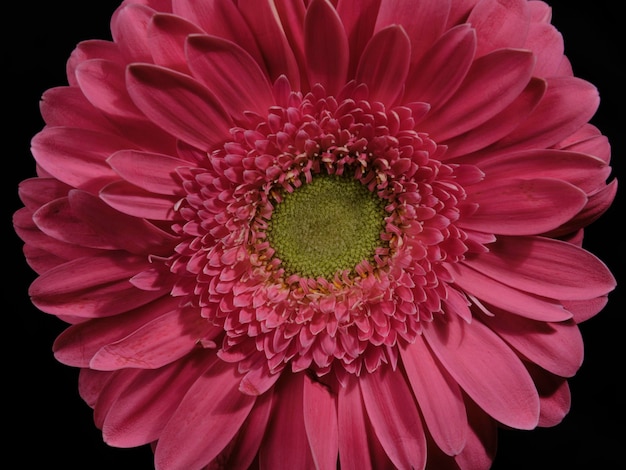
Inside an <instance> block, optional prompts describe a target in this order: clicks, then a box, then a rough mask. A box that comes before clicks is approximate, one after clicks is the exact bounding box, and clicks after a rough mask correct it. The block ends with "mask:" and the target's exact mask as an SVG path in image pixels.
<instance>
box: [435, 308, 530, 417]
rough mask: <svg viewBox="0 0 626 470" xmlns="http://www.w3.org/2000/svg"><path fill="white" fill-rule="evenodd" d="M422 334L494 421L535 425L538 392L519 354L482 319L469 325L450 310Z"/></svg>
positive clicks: (442, 361) (467, 391)
mask: <svg viewBox="0 0 626 470" xmlns="http://www.w3.org/2000/svg"><path fill="white" fill-rule="evenodd" d="M423 334H424V338H425V339H426V341H427V343H428V344H429V345H430V347H431V349H432V351H433V352H434V353H435V356H437V358H438V359H439V360H440V361H441V363H442V364H443V366H444V367H445V369H446V370H447V371H448V372H449V373H450V375H451V376H452V377H454V379H455V380H456V381H457V382H458V384H459V385H460V386H461V388H463V390H465V392H466V393H467V394H468V395H469V396H470V397H471V398H472V400H474V401H475V402H476V403H477V404H478V406H480V407H481V408H482V409H483V410H485V412H486V413H488V414H489V415H490V416H492V417H493V418H494V419H495V420H497V421H499V422H501V423H503V424H505V425H507V426H511V427H514V428H517V429H533V428H535V427H536V426H537V422H538V419H539V396H538V394H537V390H536V389H535V386H534V384H533V381H532V380H531V378H530V376H529V375H528V371H527V370H526V368H525V367H524V365H523V364H522V362H521V360H520V359H519V358H518V357H517V355H516V354H515V353H514V352H513V351H512V350H511V349H510V348H509V346H507V345H506V343H505V342H504V341H503V340H502V339H500V338H499V337H498V336H497V335H496V334H495V333H494V332H493V331H491V330H490V329H489V328H487V327H486V326H485V325H483V324H481V323H480V322H478V321H473V322H472V323H471V324H470V325H468V324H467V323H465V322H464V321H463V320H461V319H460V318H458V317H457V316H456V315H446V316H445V317H442V318H437V319H435V320H434V321H432V322H430V323H428V324H426V325H424V329H423Z"/></svg>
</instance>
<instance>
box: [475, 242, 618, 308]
mask: <svg viewBox="0 0 626 470" xmlns="http://www.w3.org/2000/svg"><path fill="white" fill-rule="evenodd" d="M489 249H490V251H489V252H488V253H482V254H480V255H479V256H477V257H475V258H472V259H466V260H465V264H467V265H468V266H470V267H471V268H473V269H475V270H478V271H480V272H482V273H483V274H485V275H487V276H489V277H491V278H492V279H498V280H499V281H500V282H502V283H503V284H506V285H508V286H510V287H513V288H515V289H519V290H522V291H524V292H529V293H532V294H535V295H539V296H545V297H548V298H557V299H561V300H582V299H591V298H595V297H599V296H601V295H605V294H607V293H608V292H610V291H611V290H613V289H614V288H615V279H614V278H613V276H612V274H611V273H610V271H609V270H608V269H607V267H606V266H605V264H604V263H602V261H600V260H599V259H598V258H597V257H596V256H594V255H592V254H591V253H589V252H587V251H585V250H584V249H582V248H579V247H577V246H574V245H571V244H569V243H566V242H562V241H559V240H553V239H548V238H542V237H516V238H510V237H501V238H499V239H498V241H497V242H496V243H493V244H491V245H489ZM511 266H515V270H514V275H511Z"/></svg>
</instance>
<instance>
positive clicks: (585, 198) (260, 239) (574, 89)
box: [14, 0, 617, 470]
mask: <svg viewBox="0 0 626 470" xmlns="http://www.w3.org/2000/svg"><path fill="white" fill-rule="evenodd" d="M550 14H551V12H550V7H549V6H548V5H547V4H545V3H543V2H541V1H536V0H535V1H527V0H420V1H418V0H334V1H331V0H125V1H123V2H122V4H121V5H120V7H119V8H118V9H117V10H116V11H115V13H114V15H113V18H112V21H111V32H112V37H113V40H112V41H104V40H90V41H85V42H82V43H80V44H79V45H78V46H77V47H76V49H75V51H74V52H73V53H72V55H71V57H70V60H69V61H68V65H67V72H68V73H67V77H68V82H69V84H68V86H62V87H58V88H53V89H50V90H48V91H46V92H45V94H44V96H43V100H42V104H41V113H42V116H43V118H44V120H45V123H46V125H45V127H44V129H43V130H42V131H41V132H40V133H39V134H37V135H36V136H35V137H34V139H33V141H32V152H33V155H34V158H35V160H36V162H37V177H35V178H32V179H29V180H26V181H24V182H23V183H22V184H21V185H20V196H21V199H22V201H23V203H24V206H25V207H24V208H22V209H20V210H18V211H17V213H16V214H15V217H14V225H15V229H16V231H17V233H18V235H19V236H20V237H21V238H22V240H23V241H24V243H25V246H24V250H25V255H26V258H27V260H28V262H29V264H30V266H31V267H32V269H33V270H34V271H36V272H37V274H38V277H37V279H36V280H35V281H34V282H33V284H32V285H31V288H30V291H29V292H30V296H31V298H32V301H33V303H34V305H36V306H37V307H38V308H39V309H41V310H42V311H44V312H47V313H50V314H52V315H55V316H57V317H59V318H60V319H61V320H63V321H65V322H67V323H68V324H69V326H68V328H67V329H66V330H65V331H64V332H63V333H62V334H61V335H60V336H59V337H58V339H57V340H56V342H55V344H54V352H55V357H56V358H57V359H58V360H59V361H61V362H62V363H64V364H67V365H70V366H74V367H78V368H80V369H81V373H80V380H79V388H80V393H81V396H82V397H83V399H84V400H85V401H86V402H87V403H88V404H89V405H90V406H91V407H93V409H94V417H95V424H96V426H97V427H98V428H100V429H101V430H102V433H103V436H104V439H105V441H106V442H107V443H109V444H110V445H112V446H118V447H135V446H142V445H146V444H149V445H151V446H152V448H153V450H154V461H155V467H156V468H157V469H159V470H179V469H184V470H201V469H214V468H228V469H247V468H250V467H253V468H257V467H258V468H261V469H275V468H288V469H308V468H318V469H336V468H339V467H340V468H341V469H350V468H354V469H362V468H374V469H384V468H399V469H411V468H415V469H423V468H432V469H436V470H439V469H448V468H450V469H487V468H489V467H490V466H491V463H492V460H493V458H494V455H495V452H496V435H497V429H498V427H506V428H516V429H533V428H535V427H537V426H542V427H545V426H553V425H556V424H557V423H559V422H560V421H561V420H562V419H563V417H564V416H565V415H566V413H567V412H568V411H569V406H570V395H569V389H568V383H567V380H568V378H570V377H572V376H573V375H574V374H575V373H576V371H577V370H578V368H579V367H580V365H581V362H582V356H583V343H582V339H581V335H580V331H579V328H578V326H577V325H578V323H580V322H582V321H584V320H586V319H588V318H590V317H591V316H593V315H595V314H596V313H598V312H599V311H600V310H601V309H602V308H603V307H604V305H605V304H606V301H607V295H608V293H609V292H610V291H611V290H613V288H614V287H615V280H614V278H613V276H612V275H611V273H610V272H609V270H608V269H607V268H606V266H605V265H604V264H603V263H602V262H601V261H600V260H598V258H596V257H595V256H594V255H592V254H591V253H589V252H587V251H585V250H584V249H583V248H582V247H581V244H582V236H583V229H584V228H585V227H586V226H587V225H589V224H590V223H591V222H593V221H594V220H596V219H597V218H598V217H600V215H601V214H602V213H603V212H604V211H605V210H606V209H607V208H608V207H609V206H610V205H611V203H612V201H613V199H614V197H615V191H616V187H617V183H616V181H615V180H613V181H611V182H610V183H608V184H607V180H608V179H609V176H610V173H611V168H610V166H609V163H610V147H609V144H608V141H607V139H606V138H605V137H604V136H603V135H602V134H601V132H600V131H599V130H598V129H596V128H595V127H594V126H592V125H591V124H589V120H590V119H591V117H592V116H593V115H594V113H595V111H596V109H597V106H598V93H597V90H596V89H595V88H594V87H593V86H592V85H590V84H589V83H587V82H585V81H583V80H581V79H579V78H576V77H574V76H573V73H572V70H571V67H570V65H569V62H568V60H567V58H566V57H565V56H564V54H563V41H562V38H561V36H560V34H559V33H558V32H557V31H556V29H555V28H554V27H553V26H552V25H551V24H550Z"/></svg>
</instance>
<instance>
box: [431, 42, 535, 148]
mask: <svg viewBox="0 0 626 470" xmlns="http://www.w3.org/2000/svg"><path fill="white" fill-rule="evenodd" d="M533 65H534V59H533V55H532V54H531V53H530V52H529V51H523V50H519V49H500V50H497V51H494V52H492V53H490V54H487V55H485V56H483V57H481V58H480V59H477V60H475V61H474V63H473V64H472V66H471V68H470V70H469V72H468V74H467V76H466V77H465V80H464V81H463V83H462V84H461V86H460V88H459V89H458V90H457V92H456V93H455V94H454V95H453V96H452V97H451V98H450V99H449V100H448V101H446V103H445V105H443V106H439V107H438V108H437V109H436V110H433V111H432V112H431V113H430V114H428V115H427V116H426V118H425V119H424V120H423V121H422V122H421V123H420V128H422V127H423V130H424V131H426V132H428V133H430V134H431V136H432V138H433V139H435V140H436V141H439V142H443V141H445V140H447V139H449V138H451V137H455V136H457V135H461V134H463V133H464V132H467V131H469V130H471V129H473V128H474V127H476V126H478V125H480V124H483V123H484V122H485V121H487V120H489V119H490V118H492V117H494V116H495V115H497V114H498V113H500V112H502V111H503V110H504V109H506V108H507V106H509V105H510V104H511V103H512V102H513V101H514V100H515V99H516V98H517V97H518V96H519V94H520V93H522V91H523V90H524V89H525V88H526V86H527V85H528V83H529V81H530V78H531V75H532V70H533Z"/></svg>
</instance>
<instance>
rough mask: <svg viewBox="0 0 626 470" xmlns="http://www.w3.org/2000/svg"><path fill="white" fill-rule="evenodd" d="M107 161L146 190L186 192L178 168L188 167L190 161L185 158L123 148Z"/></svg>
mask: <svg viewBox="0 0 626 470" xmlns="http://www.w3.org/2000/svg"><path fill="white" fill-rule="evenodd" d="M107 162H108V163H109V165H111V167H112V168H113V169H114V170H115V171H116V172H117V173H118V174H119V175H120V176H121V177H122V178H124V179H125V180H126V181H128V182H129V183H132V184H134V185H135V186H137V187H139V188H142V189H145V190H146V191H150V192H152V193H156V194H163V195H170V196H174V195H182V194H184V190H183V188H182V183H181V181H180V178H179V177H178V176H177V174H176V169H177V168H179V167H188V166H189V163H188V162H186V161H185V160H180V159H178V158H175V157H170V156H168V155H162V154H155V153H149V152H139V151H136V150H122V151H120V152H116V153H114V154H113V155H111V157H109V159H108V160H107Z"/></svg>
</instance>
